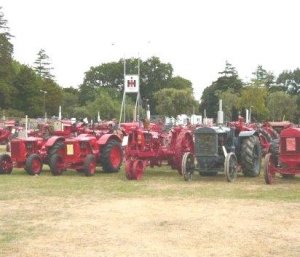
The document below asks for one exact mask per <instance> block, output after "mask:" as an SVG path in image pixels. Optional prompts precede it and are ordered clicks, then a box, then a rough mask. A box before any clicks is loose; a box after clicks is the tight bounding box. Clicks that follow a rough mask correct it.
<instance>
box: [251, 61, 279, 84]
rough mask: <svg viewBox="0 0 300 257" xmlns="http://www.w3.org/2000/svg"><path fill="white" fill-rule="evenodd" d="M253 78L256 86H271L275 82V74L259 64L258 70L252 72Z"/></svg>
mask: <svg viewBox="0 0 300 257" xmlns="http://www.w3.org/2000/svg"><path fill="white" fill-rule="evenodd" d="M252 75H253V78H252V79H251V82H252V84H253V85H256V86H266V87H267V88H270V87H271V86H272V85H273V84H274V79H275V77H274V74H273V73H272V72H267V71H266V70H265V69H264V68H263V67H262V65H258V66H257V68H256V71H255V72H253V73H252Z"/></svg>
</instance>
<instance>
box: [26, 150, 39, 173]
mask: <svg viewBox="0 0 300 257" xmlns="http://www.w3.org/2000/svg"><path fill="white" fill-rule="evenodd" d="M42 168H43V163H42V160H41V158H40V156H39V155H37V154H31V155H29V157H28V158H27V159H26V162H25V170H26V171H27V173H28V174H29V175H39V174H40V173H41V171H42Z"/></svg>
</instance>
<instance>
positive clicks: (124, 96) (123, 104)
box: [119, 56, 126, 126]
mask: <svg viewBox="0 0 300 257" xmlns="http://www.w3.org/2000/svg"><path fill="white" fill-rule="evenodd" d="M123 60H124V92H123V99H122V104H121V111H120V119H119V126H120V124H121V121H122V114H123V108H124V122H125V98H126V93H125V87H126V81H125V76H126V59H125V56H124V59H123Z"/></svg>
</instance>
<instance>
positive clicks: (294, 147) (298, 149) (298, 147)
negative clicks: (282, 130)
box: [280, 137, 300, 154]
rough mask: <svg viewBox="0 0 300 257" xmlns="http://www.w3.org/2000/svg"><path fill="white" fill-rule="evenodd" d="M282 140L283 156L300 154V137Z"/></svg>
mask: <svg viewBox="0 0 300 257" xmlns="http://www.w3.org/2000/svg"><path fill="white" fill-rule="evenodd" d="M282 139H283V140H281V147H280V148H281V152H282V153H283V154H295V153H300V138H299V137H286V138H282Z"/></svg>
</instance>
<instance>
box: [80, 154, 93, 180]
mask: <svg viewBox="0 0 300 257" xmlns="http://www.w3.org/2000/svg"><path fill="white" fill-rule="evenodd" d="M83 171H84V174H85V175H86V176H87V177H90V176H94V175H95V173H96V159H95V156H94V155H93V154H88V155H87V156H86V158H85V160H84V164H83Z"/></svg>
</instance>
